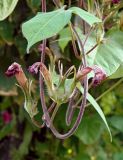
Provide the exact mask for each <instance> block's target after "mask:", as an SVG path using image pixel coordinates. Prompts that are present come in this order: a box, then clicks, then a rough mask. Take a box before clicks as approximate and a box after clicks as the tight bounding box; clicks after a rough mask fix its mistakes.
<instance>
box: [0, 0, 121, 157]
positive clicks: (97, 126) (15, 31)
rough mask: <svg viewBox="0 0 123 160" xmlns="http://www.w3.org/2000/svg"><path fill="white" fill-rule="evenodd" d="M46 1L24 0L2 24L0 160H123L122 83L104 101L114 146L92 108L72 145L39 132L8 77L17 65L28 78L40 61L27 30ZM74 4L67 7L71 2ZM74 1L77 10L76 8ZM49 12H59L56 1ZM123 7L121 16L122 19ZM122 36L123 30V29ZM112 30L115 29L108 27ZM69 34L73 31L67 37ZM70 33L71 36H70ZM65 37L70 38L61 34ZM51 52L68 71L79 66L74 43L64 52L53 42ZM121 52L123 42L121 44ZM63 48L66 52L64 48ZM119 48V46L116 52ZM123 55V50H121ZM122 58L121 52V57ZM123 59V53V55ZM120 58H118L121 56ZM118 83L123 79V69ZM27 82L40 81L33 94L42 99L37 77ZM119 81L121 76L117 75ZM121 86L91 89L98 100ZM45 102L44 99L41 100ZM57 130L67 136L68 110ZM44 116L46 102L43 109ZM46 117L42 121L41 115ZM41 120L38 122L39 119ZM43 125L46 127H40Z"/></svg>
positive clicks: (44, 130)
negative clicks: (26, 23) (8, 71)
mask: <svg viewBox="0 0 123 160" xmlns="http://www.w3.org/2000/svg"><path fill="white" fill-rule="evenodd" d="M40 3H41V2H40V0H19V1H18V3H17V6H16V8H15V9H14V12H12V14H11V15H10V16H9V17H8V18H7V19H5V20H3V21H0V115H1V116H0V159H1V160H44V159H46V160H122V159H123V89H122V88H123V83H121V82H122V80H121V82H120V83H119V85H117V87H115V88H114V89H113V90H111V91H109V92H108V93H107V94H105V96H103V97H102V98H101V99H100V100H99V104H100V106H101V107H102V110H103V111H104V113H105V115H106V118H107V121H108V124H109V126H110V129H111V132H112V136H113V141H112V143H111V141H110V137H109V134H108V132H107V130H106V128H105V126H104V124H103V122H102V120H101V118H100V117H99V115H98V114H97V113H96V111H95V110H94V109H93V107H92V106H89V107H87V108H86V111H85V114H84V117H83V120H82V122H81V125H80V126H79V129H78V130H77V132H76V133H75V134H74V135H73V136H71V137H70V138H68V139H66V140H59V139H56V138H55V137H54V135H53V134H52V133H51V131H50V130H48V129H47V128H45V127H44V128H42V129H38V128H36V127H35V126H34V125H33V124H32V123H31V121H30V118H29V116H28V114H27V113H26V112H25V110H24V109H23V103H24V97H23V93H22V92H21V91H20V89H19V88H18V87H16V86H15V83H16V81H15V79H14V78H11V79H8V78H6V76H5V74H4V73H5V71H6V69H7V68H8V66H9V65H10V64H11V63H13V62H18V63H19V64H21V65H22V66H23V68H24V70H25V72H27V68H28V66H29V65H32V64H33V63H34V62H36V61H38V60H39V59H40V54H39V52H38V50H37V49H35V48H34V49H32V50H31V52H30V54H26V46H27V42H26V40H25V39H24V37H23V36H22V31H21V25H22V23H23V22H24V21H27V20H28V19H30V18H31V17H33V16H34V15H35V14H36V13H37V12H39V11H40V8H41V4H40ZM65 3H66V4H67V3H68V2H67V1H66V2H65ZM76 4H77V2H76V1H74V0H73V1H72V5H73V6H74V5H76ZM47 9H48V10H49V11H52V10H54V9H55V7H54V4H53V3H52V1H50V0H49V1H47ZM121 11H122V7H121V8H120V10H118V12H120V14H121V13H122V12H121ZM120 14H118V13H117V14H115V15H114V18H113V20H111V21H110V24H111V27H112V26H117V23H116V22H119V21H118V20H120V21H121V19H120ZM30 27H31V26H30ZM120 27H121V28H120V30H121V32H122V25H121V26H120ZM106 29H107V30H108V29H109V23H108V25H107V28H106ZM66 32H67V31H66ZM66 32H65V33H66ZM60 34H61V37H64V36H65V34H64V32H61V33H60ZM51 42H52V43H49V46H50V48H51V49H52V50H53V52H54V53H55V54H56V57H57V58H61V59H64V65H65V66H66V67H68V65H71V64H77V63H78V61H77V60H75V57H74V55H73V54H71V53H72V52H73V50H72V47H71V42H69V43H68V45H67V46H66V45H65V46H66V47H65V48H64V44H63V43H62V44H61V45H60V44H59V45H58V42H55V43H54V39H51ZM117 43H118V44H119V45H118V46H117V47H119V48H120V42H117ZM59 46H60V47H61V48H60V47H59ZM111 47H113V46H111ZM121 49H122V48H121ZM118 53H119V52H118ZM116 54H117V52H116ZM122 54H123V50H122ZM117 56H118V55H117ZM117 75H120V76H118V77H122V76H123V71H122V69H121V70H120V71H119V73H118V74H117ZM27 76H28V77H30V78H31V79H33V80H34V79H35V80H34V82H35V83H34V84H35V85H34V86H33V90H34V92H35V94H37V97H38V93H39V89H38V79H37V77H36V76H35V77H31V76H30V75H29V74H28V73H27ZM115 76H116V75H115ZM117 81H118V79H116V80H107V81H106V82H104V83H103V84H101V85H100V86H98V87H96V88H93V89H91V91H90V92H91V93H92V95H93V97H95V98H96V97H98V96H99V95H101V94H102V93H104V92H105V91H106V90H108V89H109V88H110V87H111V86H113V85H115V84H116V83H117ZM38 98H39V97H38ZM62 107H63V108H62V110H60V114H58V116H57V118H56V120H57V121H55V125H56V126H58V127H59V128H60V130H61V131H63V130H65V126H64V118H63V117H64V114H65V111H66V107H67V106H66V105H64V106H62ZM38 108H39V110H40V112H41V113H40V114H42V111H41V106H40V101H39V103H38ZM39 116H41V115H39ZM37 119H38V117H37ZM40 123H42V122H40Z"/></svg>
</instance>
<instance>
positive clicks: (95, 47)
mask: <svg viewBox="0 0 123 160" xmlns="http://www.w3.org/2000/svg"><path fill="white" fill-rule="evenodd" d="M98 45H99V44H98V43H97V44H95V45H94V46H93V47H92V48H91V49H90V50H89V51H88V52H86V55H88V54H89V53H91V52H92V51H93V50H94V49H95V48H96V47H97V46H98Z"/></svg>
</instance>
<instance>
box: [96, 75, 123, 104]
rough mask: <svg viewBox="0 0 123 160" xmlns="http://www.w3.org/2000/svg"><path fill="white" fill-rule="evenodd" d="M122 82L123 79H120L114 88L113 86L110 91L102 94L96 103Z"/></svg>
mask: <svg viewBox="0 0 123 160" xmlns="http://www.w3.org/2000/svg"><path fill="white" fill-rule="evenodd" d="M121 82H123V78H122V79H120V80H119V81H118V82H116V83H115V84H114V85H113V86H111V87H110V88H109V89H108V90H106V91H105V92H104V93H102V94H101V95H100V96H99V97H97V98H96V101H98V100H100V99H101V98H102V97H104V96H105V95H106V94H107V93H109V92H110V91H112V90H113V89H114V88H116V87H117V86H118V85H119V84H120V83H121Z"/></svg>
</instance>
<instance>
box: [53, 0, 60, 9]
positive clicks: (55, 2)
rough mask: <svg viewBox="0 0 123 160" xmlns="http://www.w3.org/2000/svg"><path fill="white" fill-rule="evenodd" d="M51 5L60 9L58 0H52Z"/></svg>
mask: <svg viewBox="0 0 123 160" xmlns="http://www.w3.org/2000/svg"><path fill="white" fill-rule="evenodd" d="M53 3H54V4H55V5H56V7H58V8H60V7H61V6H60V1H59V0H53Z"/></svg>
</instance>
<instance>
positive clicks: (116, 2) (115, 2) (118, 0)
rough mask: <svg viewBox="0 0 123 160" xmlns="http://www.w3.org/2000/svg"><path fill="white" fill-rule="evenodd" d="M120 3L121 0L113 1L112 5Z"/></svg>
mask: <svg viewBox="0 0 123 160" xmlns="http://www.w3.org/2000/svg"><path fill="white" fill-rule="evenodd" d="M119 2H120V0H112V3H114V4H118V3H119Z"/></svg>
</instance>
